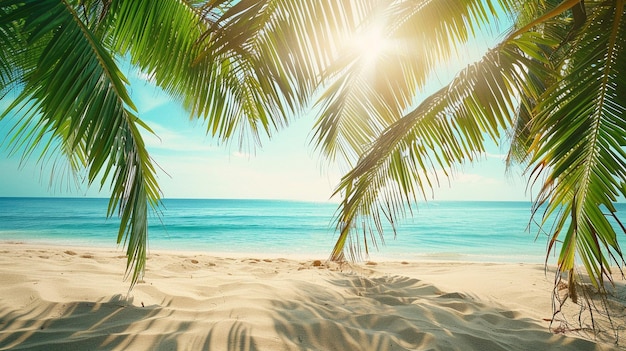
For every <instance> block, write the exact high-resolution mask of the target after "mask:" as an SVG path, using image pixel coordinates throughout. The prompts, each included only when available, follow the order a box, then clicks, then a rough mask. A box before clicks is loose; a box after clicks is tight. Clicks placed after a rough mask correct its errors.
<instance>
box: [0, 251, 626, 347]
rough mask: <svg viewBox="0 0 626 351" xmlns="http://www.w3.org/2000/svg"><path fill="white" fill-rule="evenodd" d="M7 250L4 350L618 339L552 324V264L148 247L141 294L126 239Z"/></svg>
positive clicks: (599, 343)
mask: <svg viewBox="0 0 626 351" xmlns="http://www.w3.org/2000/svg"><path fill="white" fill-rule="evenodd" d="M0 253H1V255H0V280H1V281H2V282H3V284H2V286H1V287H0V296H2V297H3V298H2V299H1V300H0V350H8V349H11V350H39V349H41V350H44V349H45V350H88V349H91V350H124V349H132V350H178V349H194V350H195V349H198V350H200V349H207V350H430V349H432V350H531V349H537V350H540V349H547V348H550V349H557V350H558V349H562V350H569V349H576V350H612V349H615V346H614V345H612V344H611V343H610V339H611V338H610V335H609V334H610V333H609V332H608V331H606V332H605V333H604V334H600V335H598V336H597V338H596V340H589V339H585V338H589V337H590V335H589V334H588V333H584V330H582V331H578V332H574V331H567V330H565V329H559V328H560V325H559V324H556V323H552V325H550V322H549V320H550V319H551V317H552V300H551V293H552V288H553V282H554V273H553V272H554V271H553V268H551V267H548V270H547V271H546V270H545V267H544V265H541V264H525V263H482V262H457V261H452V262H445V261H410V262H409V261H396V262H394V261H384V262H383V261H376V262H371V261H370V262H363V263H358V264H344V265H339V264H335V263H327V262H325V258H324V257H319V258H318V260H319V261H318V262H315V260H313V259H311V258H310V257H301V258H293V257H291V258H279V257H267V256H262V255H260V254H257V255H252V254H249V253H248V254H246V255H241V256H238V257H232V256H230V257H229V256H220V255H216V254H214V253H202V252H189V251H173V250H172V251H170V250H167V251H164V250H150V252H149V255H148V261H147V268H146V273H145V276H144V278H143V281H142V282H140V283H138V284H137V285H136V286H135V287H134V289H133V290H132V291H130V292H129V291H128V288H129V284H128V281H124V279H123V278H124V270H125V264H126V258H125V256H124V251H123V250H122V249H121V248H119V249H117V250H112V249H106V248H102V247H83V246H72V247H61V246H52V245H40V244H32V243H15V242H13V243H11V242H3V243H0ZM616 282H617V289H618V290H617V291H618V296H617V297H618V298H621V299H622V300H621V301H622V302H623V301H624V300H625V299H626V296H623V295H619V294H624V295H626V288H624V281H623V280H617V281H616ZM550 326H552V331H551V330H550ZM621 327H622V328H623V325H622V326H621ZM554 331H557V332H559V331H563V332H565V333H555V332H554ZM605 341H606V342H605Z"/></svg>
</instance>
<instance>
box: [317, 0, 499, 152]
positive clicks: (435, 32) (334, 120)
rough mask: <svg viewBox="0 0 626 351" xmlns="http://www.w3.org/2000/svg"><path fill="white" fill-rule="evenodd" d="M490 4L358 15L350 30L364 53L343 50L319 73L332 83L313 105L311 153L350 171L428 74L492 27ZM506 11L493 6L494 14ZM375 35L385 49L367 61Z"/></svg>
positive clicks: (421, 5) (393, 8)
mask: <svg viewBox="0 0 626 351" xmlns="http://www.w3.org/2000/svg"><path fill="white" fill-rule="evenodd" d="M494 3H495V2H491V1H459V2H448V3H446V4H445V5H444V4H442V3H441V2H437V1H425V2H424V1H390V2H383V3H380V2H379V3H378V4H379V5H378V7H377V8H375V9H374V10H373V11H371V12H369V13H365V14H364V15H363V19H362V20H361V24H360V27H358V28H357V30H358V32H357V34H359V33H362V35H363V36H365V39H364V40H365V41H366V43H365V45H363V44H361V45H356V46H355V45H350V44H349V43H346V47H345V48H344V49H343V50H342V51H340V52H339V53H338V55H339V59H338V61H337V62H336V63H335V64H334V65H332V66H331V67H329V69H328V70H327V71H326V72H325V76H326V78H327V79H335V81H334V82H333V83H332V84H331V85H330V86H329V87H328V89H326V91H325V92H324V94H323V95H322V97H321V99H320V101H319V102H318V104H319V105H320V107H321V113H320V115H319V118H318V120H317V123H316V125H315V135H314V143H315V145H316V147H317V148H318V149H320V150H321V151H322V153H323V154H324V155H325V156H327V157H329V158H330V159H331V160H334V159H335V158H339V160H340V161H347V164H353V163H354V162H355V161H356V160H357V159H358V158H359V156H360V155H361V154H362V153H363V152H364V151H365V150H366V149H367V148H368V147H369V145H370V144H371V143H372V142H373V141H374V139H375V138H376V137H377V136H378V135H380V134H381V132H382V131H383V130H384V129H385V128H387V127H388V126H389V125H391V124H392V123H394V122H395V121H397V120H398V119H399V118H400V117H401V116H402V115H403V113H405V111H407V110H408V109H409V108H410V107H411V106H414V103H415V101H414V99H415V96H416V95H417V94H418V92H419V91H420V90H422V89H423V88H424V86H425V84H426V82H428V78H429V76H430V74H431V73H432V72H433V70H434V69H435V68H437V67H439V66H440V64H441V62H442V61H446V60H447V59H448V58H449V57H450V56H451V55H452V53H454V51H455V50H458V46H459V45H460V44H462V43H464V42H466V41H467V40H468V38H470V37H472V36H473V34H474V33H475V32H476V31H477V30H478V29H480V28H481V26H485V25H486V23H487V22H490V21H491V22H493V21H495V20H496V18H497V11H496V10H495V7H494ZM509 6H510V4H508V2H506V1H501V2H498V7H502V8H509ZM376 34H378V35H380V36H381V37H382V40H381V41H383V42H384V43H387V45H386V46H385V48H382V49H380V50H379V52H378V55H377V56H376V57H374V58H372V57H371V56H369V55H370V51H372V50H376V48H373V47H370V44H369V43H368V42H367V41H368V40H370V37H371V36H376ZM374 44H375V43H374ZM374 44H372V45H374Z"/></svg>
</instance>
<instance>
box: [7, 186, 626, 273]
mask: <svg viewBox="0 0 626 351" xmlns="http://www.w3.org/2000/svg"><path fill="white" fill-rule="evenodd" d="M163 204H164V207H163V208H162V210H161V214H160V215H159V216H156V215H154V216H151V218H150V226H149V249H150V250H175V251H193V252H205V253H209V254H219V255H229V256H243V255H248V256H249V255H252V256H255V257H286V258H295V257H307V258H317V259H325V258H327V257H328V256H329V254H330V251H331V250H332V248H333V245H334V243H335V240H336V238H337V233H336V232H335V230H334V222H333V215H334V213H335V211H336V210H337V204H335V203H314V202H298V201H282V200H234V199H231V200H229V199H165V200H163ZM107 205H108V199H99V198H53V197H51V198H0V241H1V242H25V243H37V244H51V245H60V246H68V247H69V246H97V247H102V248H110V249H117V248H119V249H120V250H121V248H120V247H119V246H118V245H117V244H116V237H117V229H118V225H119V221H118V220H117V218H115V217H113V218H106V208H107ZM530 210H531V204H530V203H529V202H426V203H420V204H418V206H417V210H416V211H415V212H414V215H413V217H411V218H407V219H405V220H403V221H402V222H401V223H400V225H399V226H398V230H397V235H396V236H395V238H394V235H393V232H392V231H391V230H389V231H388V232H387V234H386V236H385V244H384V245H379V246H378V248H372V249H371V251H370V253H369V257H364V259H369V260H429V261H437V260H445V261H473V262H509V263H510V262H520V263H544V262H545V259H546V243H547V236H546V234H545V233H540V232H539V228H538V226H537V225H536V224H534V223H531V222H530ZM618 210H619V212H618V213H621V217H620V219H621V218H623V217H624V213H626V204H618ZM546 229H549V228H546ZM538 233H539V234H538ZM619 239H620V244H621V246H622V247H623V248H626V235H623V234H620V238H619ZM555 261H556V257H554V255H551V257H550V258H549V261H548V262H550V263H554V262H555Z"/></svg>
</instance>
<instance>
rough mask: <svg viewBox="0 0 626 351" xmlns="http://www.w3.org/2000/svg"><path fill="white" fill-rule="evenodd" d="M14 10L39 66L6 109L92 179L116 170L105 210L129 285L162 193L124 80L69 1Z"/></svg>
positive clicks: (33, 138)
mask: <svg viewBox="0 0 626 351" xmlns="http://www.w3.org/2000/svg"><path fill="white" fill-rule="evenodd" d="M14 14H15V15H21V16H23V17H22V18H23V22H22V23H21V24H20V25H21V26H22V27H21V30H22V32H24V33H25V34H26V36H27V38H28V43H27V44H28V45H30V47H33V48H39V47H42V49H41V50H40V51H36V52H33V53H32V55H36V56H37V57H39V60H38V62H37V65H36V67H25V70H24V71H25V72H26V75H25V76H24V79H23V81H24V85H23V87H22V91H21V93H20V95H19V96H18V97H17V99H16V100H15V102H14V103H13V105H12V106H11V108H9V110H7V111H5V113H4V115H5V116H6V115H7V114H8V113H10V112H11V111H13V112H15V113H21V114H22V116H23V117H22V119H21V122H20V123H22V127H21V129H20V130H22V133H21V134H20V135H22V136H27V137H31V139H30V140H28V141H27V142H26V144H25V145H29V144H30V145H34V144H38V143H39V142H40V141H42V140H44V138H43V137H44V136H45V135H49V140H50V141H49V142H48V146H45V147H44V153H45V151H46V150H52V149H53V147H50V145H51V140H54V142H56V143H59V144H60V145H62V146H60V147H59V149H61V150H62V151H63V152H65V153H66V155H67V156H68V157H69V158H70V159H73V160H74V161H72V162H70V164H78V162H80V163H81V165H82V166H83V167H86V168H87V169H88V174H87V181H88V183H89V184H92V183H93V182H94V181H96V180H97V179H98V178H100V179H101V181H100V183H101V187H102V186H104V184H105V183H106V181H107V178H108V175H109V174H114V176H113V177H112V180H111V191H112V194H111V199H110V202H109V210H108V215H113V213H114V211H115V209H116V208H118V210H119V216H120V218H121V224H120V230H119V233H118V243H121V242H122V239H124V245H125V246H126V247H127V255H128V260H127V273H128V274H129V275H130V276H131V288H132V286H133V285H134V284H135V283H136V282H137V281H138V279H139V277H140V274H141V273H142V272H143V268H144V266H145V259H146V240H147V216H148V205H150V206H151V207H152V208H155V207H156V206H157V203H158V199H159V191H158V186H157V185H156V181H155V175H154V168H153V167H152V165H151V162H150V159H149V156H148V153H147V151H146V149H145V145H144V144H143V141H142V139H141V135H140V133H139V130H138V128H137V126H138V125H142V123H141V122H140V121H139V119H138V118H137V117H136V116H135V115H134V113H133V111H132V109H134V104H133V102H132V100H131V99H130V96H129V94H128V92H127V90H126V86H125V82H126V80H125V78H124V76H123V75H122V73H121V72H120V71H119V69H118V68H117V66H116V65H115V62H114V61H113V59H112V57H111V55H110V54H109V52H108V51H107V49H106V48H105V47H103V46H102V44H101V40H100V39H99V38H96V37H95V35H94V32H93V31H92V30H91V28H89V27H88V26H87V25H86V23H84V22H83V21H82V20H81V18H80V16H79V14H78V13H77V12H76V11H75V9H74V8H73V6H72V4H70V3H69V2H67V1H52V0H49V1H32V2H24V3H23V4H21V5H20V6H19V7H18V8H16V9H15V13H14ZM42 44H43V45H42ZM31 62H32V61H29V60H25V61H24V64H28V63H31ZM29 128H34V129H33V130H29ZM16 142H19V137H18V139H16ZM30 150H34V148H32V147H31V149H30ZM112 171H113V173H111V172H112ZM131 272H132V273H131Z"/></svg>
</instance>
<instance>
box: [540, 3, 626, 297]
mask: <svg viewBox="0 0 626 351" xmlns="http://www.w3.org/2000/svg"><path fill="white" fill-rule="evenodd" d="M592 6H593V8H592V10H588V11H587V14H588V16H589V18H588V20H587V22H586V25H585V26H584V27H583V28H582V29H581V31H580V32H579V35H578V36H576V37H575V38H574V39H573V40H572V42H571V43H570V44H569V45H567V46H564V47H563V48H562V50H564V51H565V52H564V53H563V55H562V57H563V58H564V59H563V60H562V61H561V62H560V67H562V70H563V71H564V73H565V74H564V75H563V77H562V79H561V80H560V81H559V82H558V83H556V84H554V85H553V86H552V87H551V89H549V90H548V91H547V92H546V93H545V94H544V96H543V98H542V103H540V104H539V105H538V106H537V110H538V111H539V113H538V114H537V117H536V118H534V120H533V121H532V124H531V129H532V133H533V134H535V135H538V136H541V139H540V140H538V141H537V142H536V143H535V144H534V146H533V148H532V149H531V151H532V152H533V154H532V156H533V157H532V160H531V161H532V162H533V163H534V164H537V165H538V166H537V167H536V168H535V173H536V174H535V176H539V175H540V174H542V175H545V179H546V181H545V182H544V184H543V186H542V189H541V192H540V194H539V198H538V202H537V204H538V205H543V204H545V205H546V206H547V208H546V214H545V215H544V216H543V220H544V221H547V220H548V218H549V215H550V214H553V213H554V214H556V215H557V226H556V227H555V229H554V232H553V234H552V240H551V246H550V248H549V249H553V248H554V244H555V243H556V242H557V239H558V238H559V236H560V235H561V233H564V234H565V238H564V239H563V244H562V248H561V253H560V255H559V260H558V264H559V268H560V270H562V271H568V272H570V288H572V289H573V286H574V285H575V284H574V282H575V277H574V275H573V272H574V265H575V264H576V257H579V258H580V259H581V260H582V263H583V264H584V266H585V268H586V270H587V273H588V275H589V276H590V277H591V280H592V283H593V284H594V285H595V286H596V287H597V288H598V289H604V286H603V284H602V283H601V282H602V281H603V280H604V278H607V279H609V280H611V275H610V264H609V263H610V262H609V261H608V260H607V258H608V257H614V258H615V257H616V256H617V257H620V258H621V257H623V256H622V251H621V248H620V247H619V244H618V242H617V235H618V233H617V232H616V227H615V226H613V225H611V224H610V222H609V218H612V219H613V220H616V221H617V222H618V223H619V220H618V219H617V217H616V216H615V212H616V210H615V206H614V203H615V202H616V201H617V199H618V197H619V196H624V195H625V193H624V189H623V187H622V184H623V182H624V179H626V151H625V149H624V147H625V146H626V120H625V118H624V116H625V112H626V94H625V92H624V86H625V83H626V81H625V80H624V72H625V71H626V50H625V49H624V47H623V44H622V43H623V40H624V37H625V34H626V19H625V17H626V12H625V11H624V3H623V2H619V1H618V2H615V3H602V4H595V3H594V4H593V5H592ZM556 126H567V128H562V127H560V128H557V127H556ZM619 227H620V228H621V229H622V231H623V228H624V227H623V226H621V224H620V226H619ZM612 252H614V253H615V254H616V256H613V254H612ZM607 255H610V256H607ZM622 263H623V259H622ZM571 294H572V296H573V297H575V295H574V294H575V291H572V292H571Z"/></svg>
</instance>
